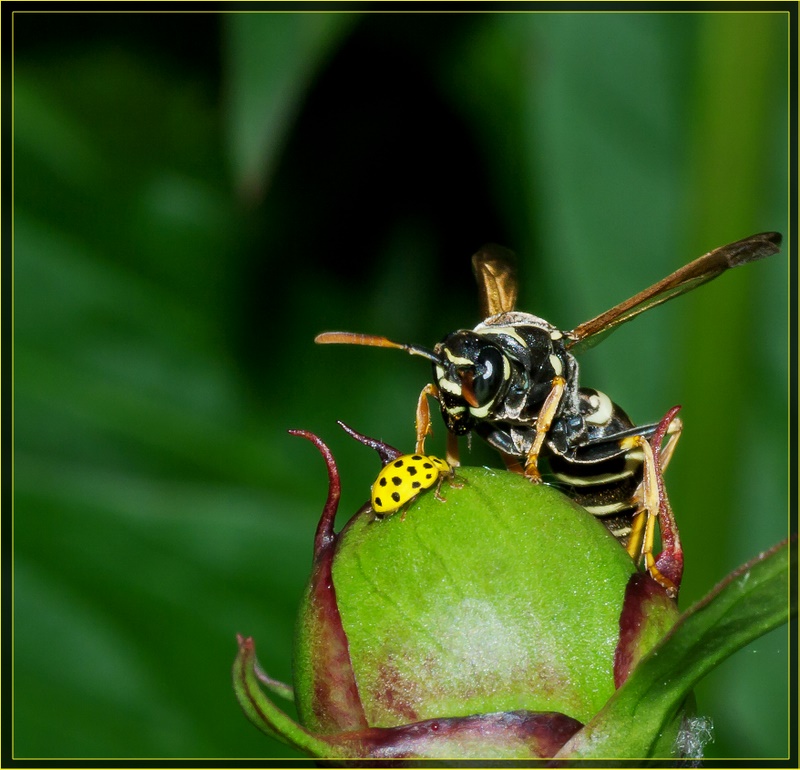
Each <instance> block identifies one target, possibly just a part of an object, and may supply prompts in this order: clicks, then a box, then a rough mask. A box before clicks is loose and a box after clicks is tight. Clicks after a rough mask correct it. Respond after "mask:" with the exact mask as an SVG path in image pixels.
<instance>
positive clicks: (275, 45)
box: [225, 13, 357, 198]
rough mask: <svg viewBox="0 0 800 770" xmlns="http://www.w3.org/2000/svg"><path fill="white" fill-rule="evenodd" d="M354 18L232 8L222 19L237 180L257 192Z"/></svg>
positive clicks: (248, 194) (250, 193)
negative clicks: (325, 63) (307, 95)
mask: <svg viewBox="0 0 800 770" xmlns="http://www.w3.org/2000/svg"><path fill="white" fill-rule="evenodd" d="M356 18H357V17H356V16H355V15H354V14H350V13H233V14H229V15H227V16H226V17H225V29H226V32H227V36H226V43H225V46H226V53H227V64H228V82H227V89H228V94H227V96H228V109H227V113H226V117H227V124H228V126H227V128H228V135H229V151H230V155H231V161H232V164H233V177H234V179H235V180H236V183H237V186H238V187H239V189H240V190H242V191H243V193H244V194H245V196H246V197H248V198H258V197H260V196H261V195H262V194H263V192H264V189H265V187H266V185H267V183H268V180H269V178H270V176H271V171H272V166H273V165H274V163H275V159H276V155H277V152H278V150H279V149H280V146H281V144H282V142H283V141H284V140H285V138H286V134H287V132H288V131H289V128H290V126H291V124H292V122H293V121H294V119H295V118H296V116H297V113H298V111H299V109H300V103H301V101H302V99H303V97H304V95H305V93H306V91H307V90H308V88H309V87H310V85H311V82H312V78H313V76H314V75H315V74H316V72H317V71H318V70H319V68H320V67H321V65H322V63H323V61H324V59H325V57H326V56H327V55H328V54H329V53H330V51H331V49H332V48H333V46H334V44H335V43H336V42H338V41H339V40H340V39H341V38H342V37H343V36H344V35H345V34H346V33H347V32H348V31H349V29H350V27H351V26H352V24H353V22H354V21H355V19H356Z"/></svg>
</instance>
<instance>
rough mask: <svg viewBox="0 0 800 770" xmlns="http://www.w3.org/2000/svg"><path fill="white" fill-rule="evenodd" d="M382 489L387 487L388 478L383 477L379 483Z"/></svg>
mask: <svg viewBox="0 0 800 770" xmlns="http://www.w3.org/2000/svg"><path fill="white" fill-rule="evenodd" d="M378 484H380V485H381V486H382V487H385V486H386V476H383V477H382V478H381V480H380V481H379V482H378Z"/></svg>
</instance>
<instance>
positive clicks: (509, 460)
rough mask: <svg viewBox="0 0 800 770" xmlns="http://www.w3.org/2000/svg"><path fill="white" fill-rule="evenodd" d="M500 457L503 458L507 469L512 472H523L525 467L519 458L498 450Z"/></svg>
mask: <svg viewBox="0 0 800 770" xmlns="http://www.w3.org/2000/svg"><path fill="white" fill-rule="evenodd" d="M498 451H499V450H498ZM500 457H502V458H503V462H504V463H505V465H506V470H507V471H511V472H512V473H523V474H524V473H525V468H523V466H522V463H521V462H520V461H519V458H517V457H514V455H507V454H506V453H505V452H500Z"/></svg>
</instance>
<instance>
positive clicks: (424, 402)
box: [414, 383, 439, 455]
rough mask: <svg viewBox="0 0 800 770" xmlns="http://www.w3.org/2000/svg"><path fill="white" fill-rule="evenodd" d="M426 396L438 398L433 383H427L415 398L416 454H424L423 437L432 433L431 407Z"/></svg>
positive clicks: (436, 389)
mask: <svg viewBox="0 0 800 770" xmlns="http://www.w3.org/2000/svg"><path fill="white" fill-rule="evenodd" d="M428 396H430V397H431V398H435V399H437V401H438V399H439V389H438V388H437V387H436V386H435V385H434V384H433V383H428V384H427V385H426V386H425V387H424V388H423V389H422V392H421V393H420V394H419V399H418V400H417V414H416V420H415V426H416V430H417V445H416V449H415V450H414V451H415V452H416V453H417V454H418V455H424V454H425V439H426V437H428V436H430V435H431V433H433V429H432V428H431V408H430V406H429V405H428Z"/></svg>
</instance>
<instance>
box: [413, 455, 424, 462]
mask: <svg viewBox="0 0 800 770" xmlns="http://www.w3.org/2000/svg"><path fill="white" fill-rule="evenodd" d="M411 459H412V460H416V461H417V462H419V461H420V460H421V459H422V455H413V456H412V457H411Z"/></svg>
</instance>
